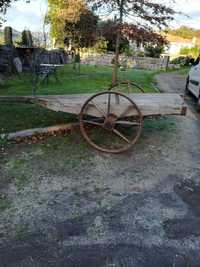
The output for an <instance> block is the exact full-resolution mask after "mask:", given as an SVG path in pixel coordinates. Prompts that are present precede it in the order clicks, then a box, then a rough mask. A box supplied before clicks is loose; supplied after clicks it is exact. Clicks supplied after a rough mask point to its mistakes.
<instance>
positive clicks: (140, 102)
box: [0, 93, 187, 117]
mask: <svg viewBox="0 0 200 267" xmlns="http://www.w3.org/2000/svg"><path fill="white" fill-rule="evenodd" d="M91 96H92V94H73V95H49V96H47V95H46V96H37V97H33V96H20V97H18V96H16V97H15V96H14V97H0V102H9V101H13V102H21V103H37V104H39V105H40V106H43V107H45V108H48V109H50V110H54V111H62V112H66V113H72V114H77V115H78V114H79V113H80V111H81V108H82V106H83V104H84V103H85V101H86V100H87V99H88V98H89V97H91ZM128 96H129V97H130V98H131V99H132V100H133V101H134V102H135V103H136V105H137V106H138V107H139V109H140V110H141V112H142V114H143V116H153V115H186V109H187V105H186V104H185V103H184V100H183V98H182V97H181V96H180V95H178V94H164V93H163V94H155V93H154V94H128ZM94 101H95V103H96V104H97V105H98V106H99V107H100V108H101V109H103V110H107V97H106V96H105V95H104V96H102V97H99V98H97V99H94ZM129 105H130V103H128V102H127V101H125V100H123V99H120V103H119V104H117V103H115V101H114V98H113V102H112V107H111V112H113V113H115V114H116V115H120V114H122V113H123V112H124V111H125V109H127V108H128V106H129ZM87 112H88V114H89V115H93V116H96V117H100V116H102V114H100V113H99V111H98V110H97V109H96V108H95V106H94V105H92V104H91V105H90V108H89V109H88V110H87ZM134 114H135V111H134V110H133V109H130V111H129V112H127V114H126V116H130V115H134Z"/></svg>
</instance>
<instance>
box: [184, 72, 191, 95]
mask: <svg viewBox="0 0 200 267" xmlns="http://www.w3.org/2000/svg"><path fill="white" fill-rule="evenodd" d="M189 81H190V78H189V76H188V77H187V80H186V85H185V95H189V94H190V91H189Z"/></svg>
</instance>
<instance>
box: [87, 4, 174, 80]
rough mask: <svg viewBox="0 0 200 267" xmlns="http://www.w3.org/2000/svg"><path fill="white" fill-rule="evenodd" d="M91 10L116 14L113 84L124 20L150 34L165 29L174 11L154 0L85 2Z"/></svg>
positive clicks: (116, 72)
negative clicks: (155, 30) (130, 21)
mask: <svg viewBox="0 0 200 267" xmlns="http://www.w3.org/2000/svg"><path fill="white" fill-rule="evenodd" d="M87 2H88V4H89V5H90V6H91V8H92V9H94V10H97V9H101V8H103V9H104V10H105V9H107V10H108V11H109V13H110V14H111V13H113V14H117V22H118V29H117V38H116V51H115V66H114V70H113V79H112V81H113V83H116V81H117V76H118V66H119V52H120V50H119V49H120V40H121V34H122V29H123V24H124V22H125V19H126V18H127V17H128V18H129V20H130V18H132V20H133V21H134V23H132V25H133V26H136V27H137V28H139V29H140V30H145V31H146V32H148V31H150V32H152V31H153V30H152V29H153V28H158V29H161V28H162V27H167V25H168V22H169V21H171V20H173V16H174V14H175V11H174V10H173V9H172V8H170V7H169V6H167V5H166V4H158V3H157V1H156V0H109V1H108V0H87Z"/></svg>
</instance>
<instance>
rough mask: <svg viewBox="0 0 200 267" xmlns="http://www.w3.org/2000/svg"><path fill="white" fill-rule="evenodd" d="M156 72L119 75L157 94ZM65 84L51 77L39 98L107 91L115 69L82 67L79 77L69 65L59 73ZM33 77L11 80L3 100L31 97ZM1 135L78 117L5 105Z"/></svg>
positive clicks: (2, 91)
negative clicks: (6, 98) (154, 80)
mask: <svg viewBox="0 0 200 267" xmlns="http://www.w3.org/2000/svg"><path fill="white" fill-rule="evenodd" d="M155 74H156V72H155V71H147V70H133V69H129V70H127V71H125V72H124V71H119V78H120V79H121V80H127V79H129V80H132V81H134V82H136V83H138V84H139V85H140V86H141V87H142V88H143V89H144V90H145V92H155V89H154V88H153V86H152V83H153V77H154V75H155ZM58 76H59V79H60V81H61V82H62V83H61V84H58V83H56V81H55V80H54V77H51V79H50V82H49V84H48V85H47V84H41V86H40V88H39V89H38V90H37V94H38V95H39V94H40V95H50V94H58V95H62V94H78V93H95V92H99V91H103V90H106V89H107V88H108V87H109V86H110V84H111V79H112V68H111V67H95V66H86V65H83V66H81V74H80V75H78V74H77V73H75V72H74V71H73V70H72V66H71V65H67V66H65V67H64V68H62V69H60V70H59V73H58ZM31 94H32V83H31V76H30V75H28V74H26V75H23V76H22V77H21V78H18V77H15V76H14V77H11V78H10V79H9V80H8V82H7V84H6V86H4V87H3V88H1V89H0V96H5V95H8V96H12V95H18V96H20V95H31ZM0 118H1V119H0V133H8V132H14V131H18V130H24V129H29V128H36V127H45V126H50V125H55V124H59V123H66V122H70V121H74V120H75V118H76V116H72V115H69V114H66V113H62V112H58V113H56V112H53V111H49V110H47V109H44V108H42V107H39V106H36V105H30V104H12V103H9V104H8V103H7V104H6V103H5V104H2V103H1V105H0Z"/></svg>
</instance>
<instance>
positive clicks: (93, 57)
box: [81, 54, 177, 70]
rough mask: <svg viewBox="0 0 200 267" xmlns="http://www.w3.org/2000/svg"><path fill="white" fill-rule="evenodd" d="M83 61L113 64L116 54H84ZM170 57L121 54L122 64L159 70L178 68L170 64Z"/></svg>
mask: <svg viewBox="0 0 200 267" xmlns="http://www.w3.org/2000/svg"><path fill="white" fill-rule="evenodd" d="M81 58H82V63H83V64H88V65H99V66H112V61H113V59H114V54H82V55H81ZM168 63H169V60H168V57H161V58H150V57H135V56H133V57H127V56H120V65H121V66H124V67H128V68H136V69H150V70H159V69H166V68H167V66H168V67H170V68H173V67H174V68H177V66H174V65H173V66H172V65H171V64H170V65H169V64H168Z"/></svg>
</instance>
